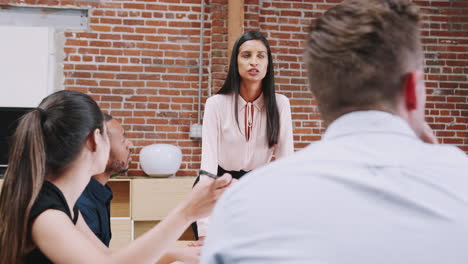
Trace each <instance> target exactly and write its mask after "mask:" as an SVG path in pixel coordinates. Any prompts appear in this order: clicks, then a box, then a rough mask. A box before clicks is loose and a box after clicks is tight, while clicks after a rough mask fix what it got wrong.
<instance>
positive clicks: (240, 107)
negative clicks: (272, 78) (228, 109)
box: [237, 93, 265, 112]
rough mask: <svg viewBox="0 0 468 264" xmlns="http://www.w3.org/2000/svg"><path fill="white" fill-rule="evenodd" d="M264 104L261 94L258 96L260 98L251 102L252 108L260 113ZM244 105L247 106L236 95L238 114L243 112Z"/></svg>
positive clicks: (242, 99) (240, 97)
mask: <svg viewBox="0 0 468 264" xmlns="http://www.w3.org/2000/svg"><path fill="white" fill-rule="evenodd" d="M264 103H265V100H264V99H263V93H261V94H260V96H259V97H258V98H257V99H255V101H253V102H252V104H253V105H254V107H255V108H256V110H257V111H260V110H262V109H263V105H264ZM245 105H247V102H246V101H245V100H244V98H242V96H240V94H239V95H238V100H237V109H238V111H239V112H241V111H242V112H243V111H244V110H245Z"/></svg>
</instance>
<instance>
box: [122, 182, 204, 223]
mask: <svg viewBox="0 0 468 264" xmlns="http://www.w3.org/2000/svg"><path fill="white" fill-rule="evenodd" d="M194 181H195V178H174V179H135V180H132V187H131V188H132V190H131V196H132V199H131V204H132V205H131V207H132V218H133V220H162V219H163V218H164V217H166V216H167V214H168V213H169V212H170V211H171V210H172V209H174V208H175V207H176V206H177V205H178V204H179V203H180V202H181V201H182V200H184V199H185V198H186V197H187V195H188V193H189V192H190V190H191V189H192V185H193V182H194Z"/></svg>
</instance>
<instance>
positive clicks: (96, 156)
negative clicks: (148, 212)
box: [0, 91, 231, 264]
mask: <svg viewBox="0 0 468 264" xmlns="http://www.w3.org/2000/svg"><path fill="white" fill-rule="evenodd" d="M108 157H109V139H108V136H107V133H106V127H105V124H104V121H103V114H102V112H101V110H100V108H99V107H98V105H97V104H96V102H95V101H94V100H93V99H91V97H89V96H87V95H85V94H82V93H79V92H73V91H60V92H56V93H54V94H51V95H50V96H48V97H46V98H45V99H44V100H43V101H42V102H41V103H40V105H39V107H38V108H36V110H33V111H31V112H29V113H28V114H26V115H25V116H24V117H23V118H22V119H21V121H20V122H19V125H18V127H17V129H16V132H15V135H14V138H13V144H12V147H11V151H10V157H9V162H8V164H9V167H8V170H7V172H6V175H5V180H4V183H3V187H2V191H1V194H0V245H1V246H2V249H1V250H0V263H5V264H7V263H8V264H9V263H155V262H156V261H157V260H158V259H159V258H160V257H161V256H162V255H163V254H164V253H165V251H166V250H167V249H168V248H169V246H170V245H171V244H172V243H174V242H175V241H176V240H177V238H179V237H180V235H181V234H182V233H183V232H184V230H185V229H186V228H187V226H188V225H189V224H190V223H191V222H192V221H194V220H196V219H198V218H201V217H204V216H207V215H208V214H209V213H210V212H211V209H212V207H213V205H214V203H215V201H216V200H217V198H218V197H219V196H220V195H221V193H222V192H223V191H224V190H225V187H226V186H227V185H229V183H230V182H231V178H230V177H229V176H228V175H226V176H223V177H221V178H218V179H217V180H210V181H206V182H204V183H203V184H199V185H197V187H196V188H194V189H193V191H192V192H191V193H190V195H189V197H188V199H186V200H185V201H184V202H182V203H181V204H180V205H179V206H178V207H177V208H175V209H174V210H173V211H172V212H171V213H170V214H169V215H168V216H167V217H166V218H165V219H164V220H163V221H161V222H160V223H159V224H158V225H157V226H156V227H154V228H153V229H151V230H150V231H148V232H147V233H146V234H144V235H142V236H141V237H139V238H138V239H137V240H135V241H132V242H131V243H130V244H129V245H128V246H127V247H125V248H122V249H119V250H118V251H115V252H114V251H111V250H110V249H108V248H107V247H106V246H105V245H104V244H103V243H102V242H101V241H100V240H99V239H98V238H96V236H95V235H94V234H93V232H92V231H91V230H90V229H89V228H88V226H87V225H86V223H85V222H84V220H83V217H82V216H81V214H80V212H79V211H78V208H77V206H76V201H77V199H78V197H79V196H80V194H81V193H82V192H83V190H84V189H85V187H86V185H87V184H88V182H89V180H90V178H91V176H92V175H95V174H98V173H101V172H103V171H104V169H105V167H106V163H107V160H108Z"/></svg>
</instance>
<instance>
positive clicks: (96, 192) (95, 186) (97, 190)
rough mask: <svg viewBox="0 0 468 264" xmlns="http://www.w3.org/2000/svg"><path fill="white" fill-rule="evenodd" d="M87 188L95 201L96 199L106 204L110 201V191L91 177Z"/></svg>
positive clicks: (106, 186)
mask: <svg viewBox="0 0 468 264" xmlns="http://www.w3.org/2000/svg"><path fill="white" fill-rule="evenodd" d="M88 187H89V190H90V191H91V193H92V194H93V196H94V197H96V199H98V200H99V201H100V202H103V203H107V202H109V201H110V200H112V197H113V196H112V190H111V188H110V187H109V186H108V185H107V184H106V185H102V184H101V183H100V182H98V181H97V180H96V179H94V178H93V177H91V180H90V181H89V184H88Z"/></svg>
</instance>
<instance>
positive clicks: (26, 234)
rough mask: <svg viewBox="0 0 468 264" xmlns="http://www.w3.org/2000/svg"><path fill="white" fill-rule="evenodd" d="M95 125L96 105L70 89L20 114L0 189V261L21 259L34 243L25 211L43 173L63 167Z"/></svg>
mask: <svg viewBox="0 0 468 264" xmlns="http://www.w3.org/2000/svg"><path fill="white" fill-rule="evenodd" d="M96 128H98V129H100V130H101V133H102V132H103V115H102V112H101V110H100V109H99V107H98V105H97V104H96V102H95V101H94V100H93V99H91V97H89V96H87V95H85V94H82V93H79V92H72V91H60V92H56V93H54V94H51V95H49V96H48V97H46V98H45V99H44V100H43V101H42V102H41V104H40V105H39V108H37V109H35V110H32V111H31V112H29V113H27V114H26V115H24V116H23V117H22V118H21V120H20V122H19V124H18V127H17V128H16V131H15V134H14V136H13V142H12V145H11V148H10V153H9V159H8V169H7V171H6V173H5V179H4V182H3V186H2V191H1V193H0V247H1V248H0V263H2V264H13V263H15V264H16V263H23V258H24V256H25V254H26V253H27V251H28V250H29V249H30V247H31V246H32V242H31V238H30V230H28V229H29V224H30V223H29V213H30V211H31V207H32V206H33V204H34V202H35V200H36V198H37V196H38V194H39V192H40V190H41V187H42V184H43V183H44V179H45V177H46V175H47V177H57V176H58V175H59V174H60V172H61V171H62V170H63V169H65V168H67V166H68V165H70V163H71V162H72V161H73V160H74V159H75V158H76V156H77V155H78V153H79V152H80V150H81V149H82V146H83V144H84V142H85V141H86V138H87V137H88V136H89V134H90V133H92V132H93V131H94V130H95V129H96Z"/></svg>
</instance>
